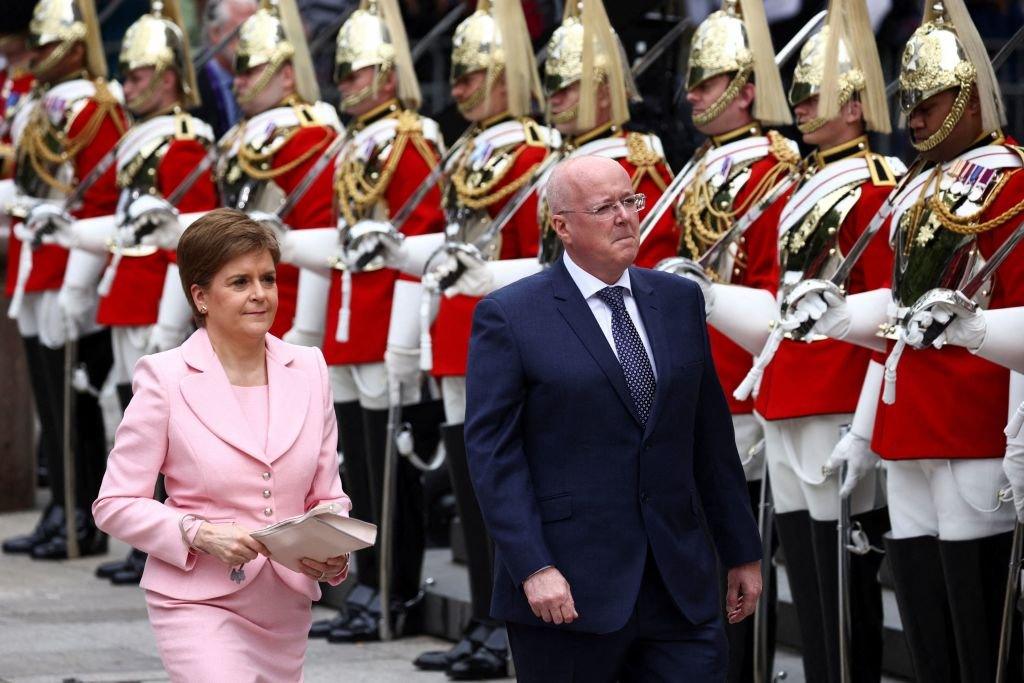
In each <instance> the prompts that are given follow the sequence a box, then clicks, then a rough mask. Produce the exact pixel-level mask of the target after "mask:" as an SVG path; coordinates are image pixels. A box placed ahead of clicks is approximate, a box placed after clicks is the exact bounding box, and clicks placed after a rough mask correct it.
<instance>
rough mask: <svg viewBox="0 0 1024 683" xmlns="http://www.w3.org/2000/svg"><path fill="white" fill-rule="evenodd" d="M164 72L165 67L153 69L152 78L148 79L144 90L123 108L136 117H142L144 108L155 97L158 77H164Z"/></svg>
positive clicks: (158, 82) (158, 83)
mask: <svg viewBox="0 0 1024 683" xmlns="http://www.w3.org/2000/svg"><path fill="white" fill-rule="evenodd" d="M166 70H167V67H157V68H156V69H154V71H153V77H152V78H150V79H149V84H148V85H147V86H146V88H145V89H144V90H143V91H142V92H141V93H139V94H138V95H136V96H135V97H133V98H131V99H130V100H128V101H127V102H125V106H126V107H127V108H128V110H129V111H130V112H132V113H133V114H136V115H143V112H144V111H145V109H146V106H147V105H151V104H152V103H153V98H154V97H155V96H156V90H157V88H158V87H159V86H160V77H161V76H163V75H164V71H166Z"/></svg>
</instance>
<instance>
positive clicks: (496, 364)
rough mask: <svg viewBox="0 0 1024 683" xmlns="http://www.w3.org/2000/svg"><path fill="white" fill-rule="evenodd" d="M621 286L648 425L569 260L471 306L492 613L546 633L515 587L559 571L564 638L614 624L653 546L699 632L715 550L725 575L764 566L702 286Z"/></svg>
mask: <svg viewBox="0 0 1024 683" xmlns="http://www.w3.org/2000/svg"><path fill="white" fill-rule="evenodd" d="M629 276H630V283H631V288H632V291H633V295H634V297H635V298H636V302H637V308H638V309H639V311H640V315H641V317H642V318H643V322H644V327H645V328H646V331H647V336H648V339H649V340H650V344H651V350H652V352H653V355H654V362H655V366H656V369H657V376H658V384H657V393H656V395H655V400H654V405H653V407H652V409H651V414H650V417H649V419H648V421H647V424H646V426H644V425H642V424H641V423H640V421H639V419H638V418H637V416H636V411H635V408H634V406H633V401H632V398H631V396H630V394H629V389H628V387H627V385H626V379H625V375H624V374H623V372H622V368H621V366H620V365H619V362H618V360H617V359H616V357H615V353H614V351H613V350H612V348H611V346H610V345H609V344H608V341H607V339H606V338H605V336H604V334H603V333H602V332H601V328H600V326H599V325H598V323H597V320H596V319H595V318H594V315H593V313H592V312H591V310H590V307H589V305H588V304H587V302H586V301H585V300H584V299H583V295H582V294H581V293H580V291H579V288H578V287H577V286H576V283H575V282H574V281H573V280H572V278H571V277H570V275H569V273H568V271H567V270H566V268H565V265H564V263H563V262H562V261H559V262H558V263H557V264H555V265H554V266H553V267H551V268H549V269H548V270H546V271H544V272H542V273H539V274H537V275H534V276H531V277H528V278H525V279H523V280H521V281H519V282H517V283H515V284H513V285H510V286H508V287H505V288H503V289H501V290H498V291H496V292H494V293H493V294H491V295H490V296H488V297H486V298H485V299H483V300H482V301H480V303H479V304H478V305H477V307H476V312H475V314H474V316H473V335H472V339H471V341H470V348H469V367H468V370H467V377H466V380H467V397H466V427H465V434H466V449H467V455H468V458H469V467H470V471H471V474H472V478H473V484H474V487H475V489H476V493H477V498H478V499H479V501H480V508H481V510H482V512H483V515H484V520H485V522H486V524H487V528H488V531H489V532H490V534H491V536H492V538H493V539H494V543H495V546H496V560H495V577H494V596H493V601H492V603H491V613H492V615H493V616H494V617H496V618H498V619H503V620H506V621H511V622H515V623H522V624H533V625H542V624H543V622H542V621H540V620H539V619H538V618H537V617H536V616H534V614H533V612H532V611H531V610H530V606H529V603H528V602H527V600H526V597H525V595H524V593H523V590H522V583H523V581H524V580H525V579H526V578H528V577H529V576H530V575H531V574H532V573H534V572H535V571H537V570H538V569H540V568H542V567H544V566H546V565H553V566H555V567H557V568H558V570H559V571H561V573H562V574H563V575H564V576H565V578H566V580H568V582H569V585H570V588H571V590H572V594H573V599H574V601H575V604H576V609H577V611H578V612H579V615H580V617H579V619H578V620H576V621H575V622H574V623H572V624H571V625H568V626H561V627H558V628H567V629H572V630H577V631H582V632H589V633H608V632H611V631H615V630H618V629H620V628H622V627H623V626H624V625H625V624H626V621H627V619H628V618H629V617H630V615H631V614H632V612H633V609H634V607H635V605H636V600H637V596H638V595H639V590H640V582H641V578H642V576H643V570H644V562H645V559H646V557H647V550H648V547H650V549H651V551H652V552H653V556H654V558H655V560H656V562H657V566H658V569H659V570H660V573H661V576H662V577H663V579H664V581H665V585H666V586H667V587H668V590H669V592H670V593H671V594H672V596H673V598H674V599H675V601H676V603H677V604H678V606H679V608H680V610H681V611H682V613H683V614H684V615H685V616H686V617H687V619H689V620H690V621H691V622H692V623H695V624H700V623H704V622H707V621H709V620H711V619H714V618H716V617H717V616H719V615H720V614H721V604H720V601H719V590H718V574H717V568H716V557H715V551H716V550H717V553H718V558H719V559H720V560H721V563H722V564H723V565H724V566H725V567H734V566H737V565H740V564H744V563H747V562H753V561H755V560H758V559H760V557H761V544H760V541H759V538H758V534H757V528H756V525H755V523H754V519H753V515H752V514H751V511H750V503H749V498H748V493H747V487H746V483H745V481H744V478H743V471H742V468H741V466H740V460H739V456H738V454H737V452H736V445H735V440H734V436H733V429H732V420H731V418H730V415H729V408H728V405H727V404H726V401H725V396H724V395H723V393H722V388H721V386H720V385H719V382H718V377H717V375H716V374H715V368H714V365H713V362H712V359H711V351H710V347H709V345H708V333H707V324H706V322H705V317H704V300H703V297H702V296H701V291H700V287H699V286H697V285H696V284H694V283H692V282H690V281H689V280H686V279H683V278H680V277H678V276H676V275H671V274H666V273H660V272H656V271H651V270H645V269H641V268H630V269H629ZM702 514H703V516H704V517H705V519H706V526H705V525H704V524H702V523H701V519H700V517H701V515H702ZM709 532H710V538H709ZM712 539H713V544H712Z"/></svg>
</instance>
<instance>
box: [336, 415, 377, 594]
mask: <svg viewBox="0 0 1024 683" xmlns="http://www.w3.org/2000/svg"><path fill="white" fill-rule="evenodd" d="M334 414H335V416H336V417H337V419H338V450H340V451H341V453H342V457H343V459H344V460H343V465H342V474H341V480H342V485H343V486H344V489H345V493H346V495H348V497H349V499H350V500H351V501H352V513H351V514H352V516H353V517H358V518H359V519H362V520H364V521H367V522H370V523H372V524H377V523H378V522H379V521H380V520H379V518H378V517H377V502H376V498H377V492H376V491H375V490H374V488H373V486H372V485H371V483H370V470H369V462H368V460H367V457H366V438H365V437H364V436H363V409H362V407H361V406H360V405H359V401H348V402H345V403H335V404H334ZM355 566H356V574H357V576H356V579H357V580H358V581H359V583H361V584H363V585H365V586H369V587H371V588H374V589H376V588H377V579H378V576H377V549H376V547H374V546H371V547H369V548H366V549H365V550H360V551H359V552H357V553H356V554H355Z"/></svg>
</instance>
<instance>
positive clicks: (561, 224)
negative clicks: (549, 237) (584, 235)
mask: <svg viewBox="0 0 1024 683" xmlns="http://www.w3.org/2000/svg"><path fill="white" fill-rule="evenodd" d="M551 229H552V230H554V231H555V234H556V235H558V239H560V240H562V244H571V243H572V237H571V236H570V235H569V230H568V226H567V225H566V223H565V217H563V216H562V215H560V214H557V213H555V214H551Z"/></svg>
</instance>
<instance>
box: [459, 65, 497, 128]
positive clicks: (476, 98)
mask: <svg viewBox="0 0 1024 683" xmlns="http://www.w3.org/2000/svg"><path fill="white" fill-rule="evenodd" d="M502 71H504V69H503V68H500V67H499V68H497V69H494V70H493V71H490V70H488V73H487V79H486V81H485V82H484V84H483V85H482V86H480V87H479V88H477V89H476V90H474V91H473V93H472V94H471V95H470V96H469V97H467V98H466V99H464V100H459V101H458V102H456V103H455V105H456V106H457V107H458V108H459V113H460V114H462V115H463V116H467V117H468V115H469V113H470V112H471V111H473V110H474V109H476V108H477V107H479V106H480V105H481V104H483V103H484V101H485V100H487V99H488V98H489V97H490V96H491V90H493V89H494V84H495V83H497V82H498V77H499V76H500V75H501V73H502Z"/></svg>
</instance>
